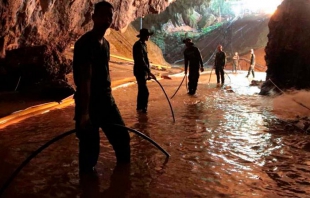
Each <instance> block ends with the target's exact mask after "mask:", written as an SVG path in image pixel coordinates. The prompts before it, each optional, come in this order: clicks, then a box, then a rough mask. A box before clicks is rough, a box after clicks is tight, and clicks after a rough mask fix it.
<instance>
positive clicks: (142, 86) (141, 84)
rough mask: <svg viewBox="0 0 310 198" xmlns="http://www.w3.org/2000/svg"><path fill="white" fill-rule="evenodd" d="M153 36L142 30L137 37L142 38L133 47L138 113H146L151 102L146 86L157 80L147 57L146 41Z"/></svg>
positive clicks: (146, 30)
mask: <svg viewBox="0 0 310 198" xmlns="http://www.w3.org/2000/svg"><path fill="white" fill-rule="evenodd" d="M151 35H153V33H152V32H149V30H148V29H145V28H142V29H141V30H140V34H139V35H137V37H138V38H140V39H139V40H138V41H137V42H136V43H135V44H134V46H133V59H134V66H133V74H134V75H135V77H136V80H137V84H138V96H137V109H136V110H137V111H138V112H142V113H146V112H147V105H148V100H149V90H148V88H147V85H146V81H147V80H150V79H152V78H153V79H155V78H156V77H155V76H154V75H153V74H152V73H151V70H150V63H149V58H148V55H147V45H146V43H145V41H148V40H149V38H150V36H151Z"/></svg>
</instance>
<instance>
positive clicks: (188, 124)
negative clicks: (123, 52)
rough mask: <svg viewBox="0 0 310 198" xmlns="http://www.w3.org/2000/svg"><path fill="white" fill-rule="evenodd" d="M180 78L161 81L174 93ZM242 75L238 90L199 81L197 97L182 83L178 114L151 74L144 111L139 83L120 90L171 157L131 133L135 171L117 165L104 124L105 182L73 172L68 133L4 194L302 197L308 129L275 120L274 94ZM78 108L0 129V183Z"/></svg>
mask: <svg viewBox="0 0 310 198" xmlns="http://www.w3.org/2000/svg"><path fill="white" fill-rule="evenodd" d="M201 78H202V80H203V78H204V77H203V76H202V77H201ZM179 80H180V79H178V78H177V79H172V80H169V81H168V80H163V81H161V83H162V85H163V86H164V88H165V89H166V92H167V94H169V95H170V94H171V95H172V94H173V93H174V91H175V89H176V87H177V86H178V85H179V83H180V81H179ZM232 80H233V81H234V80H235V79H233V77H232ZM244 84H245V83H244V82H242V83H240V82H236V84H233V83H232V84H231V89H232V90H233V91H234V92H228V91H227V90H225V89H218V88H216V87H215V85H213V84H210V85H208V86H205V85H204V84H199V85H198V91H197V95H196V96H194V97H190V96H188V95H187V94H186V90H185V88H183V87H181V89H180V90H179V92H178V93H177V95H176V96H175V97H174V98H173V99H172V100H171V104H172V106H173V109H174V115H175V119H176V123H173V120H172V114H171V112H170V108H169V105H168V103H167V101H166V98H165V96H164V95H163V93H162V91H161V89H160V87H158V85H157V84H155V83H154V82H151V83H149V89H150V102H149V108H148V114H137V112H136V111H135V100H136V94H137V90H136V85H134V86H128V87H124V88H121V89H118V90H115V91H114V92H113V94H114V96H115V99H116V102H117V104H118V106H119V109H120V110H121V113H122V115H123V118H124V121H125V123H126V125H127V126H128V127H131V128H134V129H137V130H139V131H141V132H143V133H144V134H146V135H148V136H149V137H151V138H152V139H153V140H155V141H156V142H157V143H158V144H159V145H161V146H162V147H163V148H164V149H165V150H167V151H168V152H169V153H170V154H171V158H170V159H169V161H168V162H167V163H165V156H164V155H163V154H162V153H161V152H160V151H159V150H157V149H156V148H155V147H154V146H152V145H151V144H150V143H149V142H147V141H146V140H144V139H141V138H140V137H138V136H136V135H135V134H131V146H132V163H131V167H130V172H129V174H127V172H126V171H125V169H122V171H119V170H115V169H114V167H115V156H114V151H113V149H112V148H111V146H110V144H109V143H108V141H107V139H106V138H105V137H104V135H103V133H101V136H102V138H101V142H100V144H101V153H100V156H99V161H98V165H97V169H98V172H99V182H98V181H97V182H95V181H89V182H88V184H92V185H86V186H84V185H83V183H80V181H79V176H78V174H77V172H78V168H77V155H78V149H77V144H78V142H77V139H76V138H75V136H74V135H72V136H69V137H66V138H64V139H63V140H61V141H59V142H57V143H55V144H54V145H52V146H51V147H49V148H48V149H46V150H45V151H43V152H42V153H40V154H39V155H38V156H37V157H36V158H35V159H34V160H32V161H31V162H30V163H29V164H28V165H27V166H26V167H25V168H24V169H23V170H22V172H21V173H20V174H19V175H18V176H17V178H16V179H15V180H14V182H13V183H12V185H11V187H10V188H9V189H7V194H6V197H25V196H30V197H51V196H52V197H80V196H88V197H89V196H90V195H94V196H93V197H102V196H104V197H121V196H123V197H254V196H255V197H280V196H284V197H290V196H291V197H306V195H307V194H309V193H310V190H309V189H310V188H309V185H310V179H309V178H310V168H309V167H310V160H307V159H310V158H309V157H310V152H309V150H310V149H309V148H310V146H309V144H310V143H309V142H310V140H309V137H308V135H306V134H303V133H300V132H298V131H297V130H294V129H293V128H292V127H287V126H286V124H285V122H283V121H280V120H278V119H277V117H276V116H275V115H274V114H273V106H272V100H273V99H272V98H265V97H263V96H259V95H256V94H255V93H257V92H258V91H257V88H255V87H249V86H245V85H244ZM72 117H73V106H71V107H67V108H64V109H59V110H54V111H51V112H49V113H46V114H44V115H41V116H35V117H33V118H29V119H27V120H24V121H23V122H21V123H18V124H16V125H12V126H9V127H7V128H5V129H1V130H0V143H1V144H0V145H1V148H3V149H5V152H0V154H1V157H2V159H4V165H0V167H1V166H2V167H5V168H6V169H5V170H6V171H5V172H1V175H4V177H1V178H0V184H3V182H4V180H5V178H7V177H8V176H9V173H10V172H12V171H13V167H17V165H18V164H19V163H21V162H22V161H23V160H24V159H25V158H26V157H27V156H29V155H30V154H31V153H32V152H33V151H34V150H35V149H37V148H38V147H39V146H40V145H42V144H44V143H45V142H46V141H48V140H49V139H51V138H53V137H55V136H57V135H59V134H61V133H62V132H64V131H67V130H70V129H72V128H73V126H74V123H73V121H72ZM288 129H289V131H288ZM1 170H3V169H1ZM2 173H3V174H2ZM119 182H122V184H121V185H120V184H119ZM17 188H18V189H19V190H18V191H16V190H15V189H17ZM108 195H109V196H108Z"/></svg>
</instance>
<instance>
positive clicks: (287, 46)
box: [261, 0, 310, 95]
mask: <svg viewBox="0 0 310 198" xmlns="http://www.w3.org/2000/svg"><path fill="white" fill-rule="evenodd" d="M309 10H310V1H309V0H294V1H291V0H284V1H283V2H282V4H281V5H280V6H278V9H277V11H276V12H275V13H274V14H273V16H272V17H271V19H270V21H269V24H268V26H269V34H268V43H267V46H266V48H265V52H266V57H265V59H266V64H267V67H268V69H267V79H266V82H265V83H264V84H263V86H262V89H261V94H267V95H268V93H269V91H270V90H271V89H274V88H275V85H273V84H272V82H273V83H274V84H276V85H277V86H278V87H279V88H280V89H290V88H295V89H306V88H310V80H309V79H310V78H309V76H310V59H309V54H310V42H309V40H310V12H309ZM268 79H271V81H272V82H271V81H270V80H269V81H268ZM274 90H275V91H278V92H279V90H277V88H275V89H274Z"/></svg>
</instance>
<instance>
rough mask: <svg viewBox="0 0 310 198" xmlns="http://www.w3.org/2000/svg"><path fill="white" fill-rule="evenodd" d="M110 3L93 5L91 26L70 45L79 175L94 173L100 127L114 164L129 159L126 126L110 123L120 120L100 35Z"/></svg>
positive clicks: (109, 17) (108, 20) (110, 10)
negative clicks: (108, 145) (72, 48)
mask: <svg viewBox="0 0 310 198" xmlns="http://www.w3.org/2000/svg"><path fill="white" fill-rule="evenodd" d="M113 12H114V8H113V6H112V5H111V4H110V3H109V2H106V1H102V2H99V3H97V4H95V10H94V13H93V15H92V20H93V22H94V25H93V29H92V30H91V31H89V32H87V33H85V34H84V35H83V36H82V37H81V38H80V39H79V40H78V41H77V42H76V43H75V46H74V56H73V76H74V82H75V85H76V93H75V95H74V99H75V117H74V119H75V121H76V135H77V137H78V139H79V171H80V174H92V173H96V171H95V169H94V167H95V165H96V164H97V160H98V156H99V150H100V137H99V128H102V130H103V131H104V133H105V135H106V136H107V138H108V140H109V142H110V143H111V144H112V146H113V149H114V151H115V155H116V160H117V164H127V163H129V162H130V137H129V133H128V131H127V130H126V129H123V128H119V127H116V126H113V125H111V124H119V125H122V126H124V122H123V120H122V117H121V115H120V112H119V110H118V107H117V106H116V104H115V101H114V98H113V96H112V93H111V80H110V74H109V59H110V45H109V42H108V41H107V40H106V39H105V38H104V34H105V32H106V30H107V29H108V28H109V27H110V25H111V23H112V19H113Z"/></svg>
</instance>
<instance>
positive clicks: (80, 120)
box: [73, 43, 92, 129]
mask: <svg viewBox="0 0 310 198" xmlns="http://www.w3.org/2000/svg"><path fill="white" fill-rule="evenodd" d="M90 51H91V50H88V51H87V46H86V45H83V43H77V44H76V45H75V47H74V56H73V75H74V82H75V84H76V86H77V93H76V94H75V96H74V97H75V100H76V107H75V108H76V109H77V111H76V112H77V113H76V115H75V120H76V121H77V128H78V129H85V128H86V127H87V126H88V124H89V123H90V119H89V103H90V83H91V72H92V71H91V61H90Z"/></svg>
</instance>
